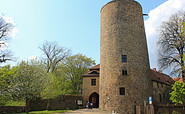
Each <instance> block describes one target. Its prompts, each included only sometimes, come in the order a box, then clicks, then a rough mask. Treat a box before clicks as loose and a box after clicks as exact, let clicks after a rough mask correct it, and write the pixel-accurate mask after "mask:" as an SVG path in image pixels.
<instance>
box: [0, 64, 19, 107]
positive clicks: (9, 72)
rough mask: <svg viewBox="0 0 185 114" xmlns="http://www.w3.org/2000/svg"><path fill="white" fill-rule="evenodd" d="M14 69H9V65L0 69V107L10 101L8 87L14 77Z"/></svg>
mask: <svg viewBox="0 0 185 114" xmlns="http://www.w3.org/2000/svg"><path fill="white" fill-rule="evenodd" d="M15 72H16V68H15V67H13V68H10V65H7V66H4V67H2V68H1V69H0V105H5V104H6V102H7V101H9V100H10V99H11V94H10V91H9V89H10V87H11V86H10V85H11V83H12V80H13V77H14V76H15Z"/></svg>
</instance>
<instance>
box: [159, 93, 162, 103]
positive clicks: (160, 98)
mask: <svg viewBox="0 0 185 114" xmlns="http://www.w3.org/2000/svg"><path fill="white" fill-rule="evenodd" d="M159 101H160V102H162V95H161V94H159Z"/></svg>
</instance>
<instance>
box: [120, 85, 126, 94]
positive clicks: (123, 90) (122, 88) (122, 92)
mask: <svg viewBox="0 0 185 114" xmlns="http://www.w3.org/2000/svg"><path fill="white" fill-rule="evenodd" d="M119 93H120V95H125V88H124V87H121V88H119Z"/></svg>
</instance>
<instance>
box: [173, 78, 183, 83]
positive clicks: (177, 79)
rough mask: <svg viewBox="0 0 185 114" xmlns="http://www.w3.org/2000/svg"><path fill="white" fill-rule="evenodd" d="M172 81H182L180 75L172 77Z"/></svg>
mask: <svg viewBox="0 0 185 114" xmlns="http://www.w3.org/2000/svg"><path fill="white" fill-rule="evenodd" d="M173 80H174V81H179V82H180V83H181V82H183V81H182V77H177V78H173Z"/></svg>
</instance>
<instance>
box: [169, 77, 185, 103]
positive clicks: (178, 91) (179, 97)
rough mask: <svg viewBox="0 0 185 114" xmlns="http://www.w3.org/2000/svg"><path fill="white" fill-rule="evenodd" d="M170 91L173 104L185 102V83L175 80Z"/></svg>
mask: <svg viewBox="0 0 185 114" xmlns="http://www.w3.org/2000/svg"><path fill="white" fill-rule="evenodd" d="M172 90H173V91H172V92H171V93H170V95H171V97H170V100H171V101H172V102H173V103H175V104H184V103H185V83H180V82H178V81H177V82H175V84H174V85H173V87H172Z"/></svg>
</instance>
